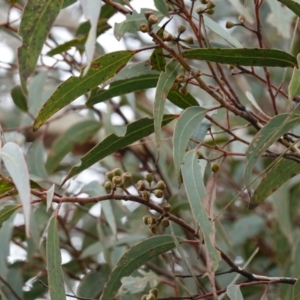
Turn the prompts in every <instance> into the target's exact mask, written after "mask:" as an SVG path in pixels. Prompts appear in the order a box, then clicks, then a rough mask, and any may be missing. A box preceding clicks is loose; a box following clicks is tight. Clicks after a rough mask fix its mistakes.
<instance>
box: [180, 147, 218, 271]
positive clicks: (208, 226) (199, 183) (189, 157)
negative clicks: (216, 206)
mask: <svg viewBox="0 0 300 300" xmlns="http://www.w3.org/2000/svg"><path fill="white" fill-rule="evenodd" d="M197 160H198V159H197V153H196V152H195V151H194V150H191V151H189V152H188V153H187V154H186V155H185V159H184V163H183V164H182V166H181V172H182V178H183V183H184V188H185V192H186V194H187V197H188V200H189V203H190V206H191V210H192V214H193V217H194V220H195V221H196V222H197V223H198V224H199V226H200V228H201V232H202V233H203V238H204V241H205V248H206V250H207V253H208V256H209V257H210V260H211V264H212V269H213V270H212V271H215V270H216V269H217V268H218V265H219V261H220V259H221V257H220V253H219V252H218V251H217V250H216V248H215V246H214V245H213V244H212V242H211V237H212V235H214V228H213V224H212V221H211V220H209V216H208V214H207V213H206V211H205V209H204V207H203V202H202V201H203V199H204V198H205V197H206V191H205V187H204V183H203V179H202V174H201V170H200V166H199V164H198V161H197Z"/></svg>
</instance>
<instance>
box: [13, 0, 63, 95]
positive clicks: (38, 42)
mask: <svg viewBox="0 0 300 300" xmlns="http://www.w3.org/2000/svg"><path fill="white" fill-rule="evenodd" d="M62 4H63V1H61V0H52V1H44V0H30V1H27V4H26V6H25V8H24V11H23V15H22V19H21V24H20V29H19V35H20V36H21V37H22V39H23V44H22V46H21V47H20V48H19V49H18V60H19V72H20V81H21V86H22V90H23V92H24V94H27V86H26V81H27V79H28V77H29V76H31V75H32V74H33V72H34V70H35V66H36V62H37V60H38V57H39V55H40V52H41V51H42V48H43V45H44V43H45V41H46V39H47V35H48V33H49V31H50V29H51V27H52V24H53V22H54V21H55V19H56V17H57V15H58V13H59V12H60V9H61V7H62Z"/></svg>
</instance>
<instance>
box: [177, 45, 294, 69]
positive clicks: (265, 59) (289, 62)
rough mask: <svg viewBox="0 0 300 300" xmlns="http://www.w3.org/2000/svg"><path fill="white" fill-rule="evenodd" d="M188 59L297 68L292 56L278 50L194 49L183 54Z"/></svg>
mask: <svg viewBox="0 0 300 300" xmlns="http://www.w3.org/2000/svg"><path fill="white" fill-rule="evenodd" d="M182 56H183V57H185V58H187V59H198V60H204V61H211V62H217V63H222V64H230V65H242V66H266V67H267V66H269V67H295V66H297V60H296V58H295V57H294V56H292V55H291V54H289V53H287V52H284V51H281V50H276V49H255V48H253V49H250V48H248V49H192V50H187V51H185V52H183V53H182Z"/></svg>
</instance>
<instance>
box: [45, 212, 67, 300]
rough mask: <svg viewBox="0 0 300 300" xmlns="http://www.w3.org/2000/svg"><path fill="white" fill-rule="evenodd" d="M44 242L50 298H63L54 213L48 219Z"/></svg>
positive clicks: (62, 282)
mask: <svg viewBox="0 0 300 300" xmlns="http://www.w3.org/2000/svg"><path fill="white" fill-rule="evenodd" d="M46 244H47V248H46V249H47V270H48V288H49V291H50V298H51V299H55V300H65V299H66V295H65V288H64V278H63V271H62V267H61V254H60V247H59V237H58V230H57V216H56V215H53V216H52V217H51V219H50V220H49V226H48V234H47V242H46Z"/></svg>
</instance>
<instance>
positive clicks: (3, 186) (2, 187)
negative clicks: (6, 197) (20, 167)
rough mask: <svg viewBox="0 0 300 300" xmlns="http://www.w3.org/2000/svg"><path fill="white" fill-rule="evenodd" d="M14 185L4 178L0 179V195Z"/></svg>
mask: <svg viewBox="0 0 300 300" xmlns="http://www.w3.org/2000/svg"><path fill="white" fill-rule="evenodd" d="M14 187H15V186H14V185H13V184H10V183H8V182H6V181H4V180H2V179H1V180H0V195H2V194H4V193H6V192H8V191H10V190H11V189H13V188H14Z"/></svg>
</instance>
